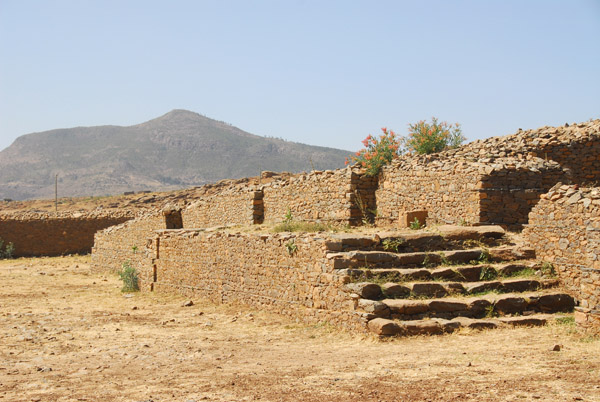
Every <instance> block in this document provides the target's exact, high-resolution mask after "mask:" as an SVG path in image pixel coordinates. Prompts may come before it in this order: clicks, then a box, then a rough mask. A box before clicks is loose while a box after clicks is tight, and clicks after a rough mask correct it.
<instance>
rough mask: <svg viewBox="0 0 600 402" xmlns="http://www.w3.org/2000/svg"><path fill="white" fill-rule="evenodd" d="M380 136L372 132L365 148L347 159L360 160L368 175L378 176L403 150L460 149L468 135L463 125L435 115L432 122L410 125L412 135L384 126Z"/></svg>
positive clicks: (417, 152)
mask: <svg viewBox="0 0 600 402" xmlns="http://www.w3.org/2000/svg"><path fill="white" fill-rule="evenodd" d="M381 131H382V132H383V134H381V135H380V136H379V137H378V138H375V137H373V136H372V135H369V136H368V137H367V138H365V139H364V140H363V142H362V143H363V145H364V146H365V148H364V149H361V150H360V151H358V152H357V153H356V155H353V156H351V157H350V160H349V159H348V158H346V164H348V163H351V162H353V163H358V164H359V165H360V166H362V167H364V168H365V170H366V174H367V175H368V176H375V175H377V174H378V173H379V171H380V170H381V167H382V166H384V165H387V164H388V163H390V162H391V161H392V159H393V158H394V157H396V156H398V155H401V154H402V153H403V152H405V151H406V152H409V153H411V154H413V153H414V154H432V153H435V152H440V151H443V150H444V149H449V148H457V147H459V146H460V144H462V143H463V142H464V141H465V140H466V138H465V137H464V136H463V135H462V130H461V128H460V124H458V123H456V124H448V123H446V122H445V121H444V122H441V123H440V122H438V119H436V118H435V117H432V118H431V124H429V123H427V122H426V121H425V120H421V121H420V122H418V123H416V124H409V125H408V137H401V136H397V135H396V133H394V131H393V130H388V129H387V128H385V127H384V128H382V129H381Z"/></svg>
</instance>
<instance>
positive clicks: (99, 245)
mask: <svg viewBox="0 0 600 402" xmlns="http://www.w3.org/2000/svg"><path fill="white" fill-rule="evenodd" d="M165 227H166V219H165V216H164V214H163V212H162V211H160V212H154V213H146V214H143V215H140V216H138V217H137V218H135V219H133V220H131V221H128V222H125V223H123V224H121V225H117V226H113V227H110V228H107V229H105V230H102V231H99V232H98V233H96V235H95V239H94V247H93V248H92V263H91V265H92V269H93V270H95V271H97V272H104V271H111V272H117V271H119V270H120V269H121V268H122V267H123V263H125V262H128V263H130V264H131V265H132V266H133V267H134V268H136V269H137V270H138V273H139V275H140V284H141V285H142V286H144V285H148V286H149V285H150V284H151V283H152V282H153V271H152V265H151V262H152V258H153V254H152V251H151V249H152V241H155V240H154V239H155V238H156V232H155V231H156V230H157V229H164V228H165Z"/></svg>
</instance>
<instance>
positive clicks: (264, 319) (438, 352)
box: [0, 256, 600, 402]
mask: <svg viewBox="0 0 600 402" xmlns="http://www.w3.org/2000/svg"><path fill="white" fill-rule="evenodd" d="M120 287H121V283H120V281H119V279H118V277H117V276H116V275H112V274H96V273H92V272H90V269H89V257H88V256H83V257H82V256H74V257H59V258H36V259H17V260H4V261H0V401H11V402H12V401H134V402H137V401H139V402H142V401H155V402H158V401H181V402H191V401H600V339H598V338H593V337H590V336H585V335H581V334H578V333H577V332H576V331H575V328H574V326H573V323H572V321H571V320H569V319H568V318H567V319H565V320H563V323H561V324H554V325H551V326H547V327H542V328H519V329H513V330H510V329H498V330H492V331H483V332H460V333H458V334H452V335H447V336H433V337H414V338H403V339H394V340H384V341H380V340H378V339H376V338H374V337H371V336H369V335H357V334H351V333H345V332H342V331H339V330H337V329H335V328H332V327H330V326H328V325H314V326H310V325H306V324H302V323H297V322H295V321H293V320H291V319H289V318H285V317H280V316H276V315H273V314H268V313H265V312H261V311H257V310H256V309H251V308H248V307H243V306H227V305H222V306H215V305H213V304H210V303H207V302H203V301H202V300H193V302H194V304H193V305H192V306H188V307H184V306H183V304H184V302H186V301H187V299H185V298H184V297H182V296H177V295H161V294H153V293H135V294H123V293H121V291H120ZM554 349H560V350H554Z"/></svg>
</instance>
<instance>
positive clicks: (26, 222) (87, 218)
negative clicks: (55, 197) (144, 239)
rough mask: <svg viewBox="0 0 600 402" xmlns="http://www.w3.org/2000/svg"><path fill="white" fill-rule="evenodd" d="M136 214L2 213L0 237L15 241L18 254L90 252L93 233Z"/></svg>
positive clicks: (20, 255) (15, 254)
mask: <svg viewBox="0 0 600 402" xmlns="http://www.w3.org/2000/svg"><path fill="white" fill-rule="evenodd" d="M132 218H133V214H132V213H129V212H127V211H124V212H111V213H90V212H86V213H80V212H75V213H58V214H56V213H21V214H5V215H1V216H0V238H1V239H2V240H3V241H4V242H5V244H8V243H9V242H10V243H13V245H14V247H15V248H14V253H13V255H14V256H15V257H29V256H42V255H45V256H56V255H65V254H85V253H89V252H90V251H91V249H92V246H93V245H94V233H96V232H97V231H98V230H101V229H104V228H107V227H109V226H113V225H117V224H120V223H122V222H125V221H127V220H129V219H132Z"/></svg>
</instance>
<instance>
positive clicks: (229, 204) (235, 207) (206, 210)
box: [182, 179, 263, 228]
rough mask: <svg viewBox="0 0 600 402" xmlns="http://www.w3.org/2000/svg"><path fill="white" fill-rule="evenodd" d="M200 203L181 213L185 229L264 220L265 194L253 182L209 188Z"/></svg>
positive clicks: (200, 197) (218, 184) (206, 188)
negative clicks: (263, 200) (263, 199)
mask: <svg viewBox="0 0 600 402" xmlns="http://www.w3.org/2000/svg"><path fill="white" fill-rule="evenodd" d="M202 190H203V191H202V192H201V193H200V194H197V195H196V198H197V200H196V201H194V202H193V203H192V204H191V205H189V206H188V207H186V208H185V209H183V210H182V218H183V227H185V228H206V227H212V226H223V225H252V224H255V223H261V222H262V220H263V202H262V197H263V193H262V190H260V189H259V188H258V186H257V183H256V182H255V181H254V180H251V179H242V180H236V181H232V180H228V181H222V182H219V183H216V184H214V185H206V186H203V187H202Z"/></svg>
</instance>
